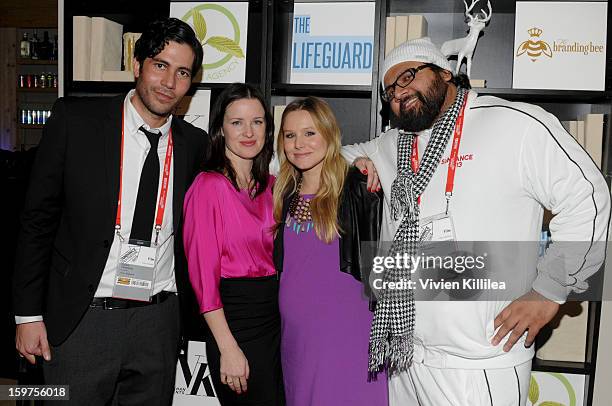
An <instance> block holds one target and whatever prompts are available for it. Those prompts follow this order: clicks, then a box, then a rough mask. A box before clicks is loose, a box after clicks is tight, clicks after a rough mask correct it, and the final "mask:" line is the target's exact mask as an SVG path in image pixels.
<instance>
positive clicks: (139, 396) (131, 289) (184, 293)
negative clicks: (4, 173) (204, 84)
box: [13, 18, 208, 405]
mask: <svg viewBox="0 0 612 406" xmlns="http://www.w3.org/2000/svg"><path fill="white" fill-rule="evenodd" d="M134 54H135V57H134V59H135V60H134V76H135V79H136V86H135V89H133V90H132V91H130V92H129V93H128V94H127V95H121V96H118V97H113V98H71V97H68V98H63V99H59V100H58V101H57V102H56V104H55V106H54V108H53V112H52V115H51V117H50V119H49V121H48V123H47V125H46V127H45V130H44V135H43V138H42V140H41V143H40V148H39V151H38V153H37V156H36V161H35V163H34V167H33V171H32V176H31V182H30V188H29V191H28V195H27V200H26V204H25V209H24V212H23V216H22V231H21V234H20V238H19V248H18V251H17V261H16V271H15V276H14V289H13V291H14V311H15V319H16V322H17V324H18V325H17V333H16V346H17V350H18V351H19V353H20V354H21V356H23V357H26V358H27V359H28V361H30V362H32V363H34V361H35V356H42V357H43V358H44V362H43V370H44V375H45V381H46V383H47V384H64V385H70V398H71V403H73V404H77V405H83V404H110V403H113V404H115V403H119V404H147V405H149V404H151V405H152V404H170V403H171V401H172V395H173V391H174V376H175V369H176V362H177V355H178V347H179V330H180V326H179V324H180V323H179V319H180V317H179V301H180V304H181V306H182V308H181V312H183V313H185V314H189V312H190V311H191V309H192V308H191V307H190V308H189V309H186V308H185V306H188V305H189V304H191V303H192V302H191V295H192V294H193V293H192V291H191V286H190V285H189V279H188V276H187V270H186V265H185V260H184V252H183V247H182V238H181V233H180V227H181V214H182V206H183V198H184V195H185V191H186V190H187V188H188V187H189V185H190V183H191V181H192V180H193V178H194V176H195V174H196V172H197V170H198V167H199V165H200V163H201V161H202V159H204V154H205V150H206V146H207V143H208V137H207V135H206V133H205V132H204V131H202V130H200V129H197V128H195V127H193V126H192V125H190V124H188V123H186V122H184V121H183V120H181V119H179V118H177V117H173V116H172V114H171V112H172V111H173V109H174V108H175V107H176V105H177V104H178V103H179V101H180V100H181V99H182V97H183V96H184V95H185V93H186V92H187V91H188V90H189V88H190V86H191V82H192V78H193V77H194V76H195V75H196V73H197V72H198V70H199V68H200V67H201V65H202V57H203V51H202V46H201V45H200V43H199V41H198V40H197V38H196V36H195V34H194V32H193V30H192V29H191V28H190V27H189V26H188V25H187V24H185V23H184V22H182V21H180V20H178V19H174V18H170V19H162V20H158V21H156V22H153V23H151V24H150V25H149V26H148V27H147V29H146V30H145V32H144V33H143V34H142V37H141V38H140V39H139V40H138V42H137V43H136V46H135V51H134ZM166 207H168V210H165V208H166ZM130 253H146V254H147V255H140V254H138V255H139V256H135V255H132V256H130ZM132 257H133V258H135V259H134V261H136V262H133V263H130V262H128V259H126V258H132ZM176 292H178V297H177V294H176ZM183 305H185V306H183Z"/></svg>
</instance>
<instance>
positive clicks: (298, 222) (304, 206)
mask: <svg viewBox="0 0 612 406" xmlns="http://www.w3.org/2000/svg"><path fill="white" fill-rule="evenodd" d="M301 190H302V178H301V177H300V179H299V180H298V184H297V186H296V188H295V193H294V194H293V198H292V199H291V203H289V215H288V216H287V217H288V218H287V221H286V224H287V227H293V230H294V231H295V232H296V233H298V234H299V233H300V232H308V231H310V229H311V228H312V212H311V211H310V201H311V200H312V199H308V198H307V199H305V198H303V197H302V196H301V195H300V191H301Z"/></svg>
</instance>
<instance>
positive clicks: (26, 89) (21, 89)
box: [17, 87, 57, 93]
mask: <svg viewBox="0 0 612 406" xmlns="http://www.w3.org/2000/svg"><path fill="white" fill-rule="evenodd" d="M17 92H19V93H57V87H18V88H17Z"/></svg>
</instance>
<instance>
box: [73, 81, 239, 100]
mask: <svg viewBox="0 0 612 406" xmlns="http://www.w3.org/2000/svg"><path fill="white" fill-rule="evenodd" d="M135 83H136V82H103V81H93V80H91V81H74V82H72V84H71V85H70V87H69V88H68V92H69V93H126V92H128V91H130V90H131V89H133V88H134V86H135ZM228 85H229V83H197V82H194V83H193V84H192V85H191V88H190V89H189V92H188V93H187V95H188V96H189V95H193V93H194V92H195V91H196V90H198V89H200V90H202V89H211V90H212V89H225V88H226V87H227V86H228Z"/></svg>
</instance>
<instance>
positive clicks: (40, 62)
mask: <svg viewBox="0 0 612 406" xmlns="http://www.w3.org/2000/svg"><path fill="white" fill-rule="evenodd" d="M17 65H57V60H53V61H51V60H48V59H29V58H17Z"/></svg>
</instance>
